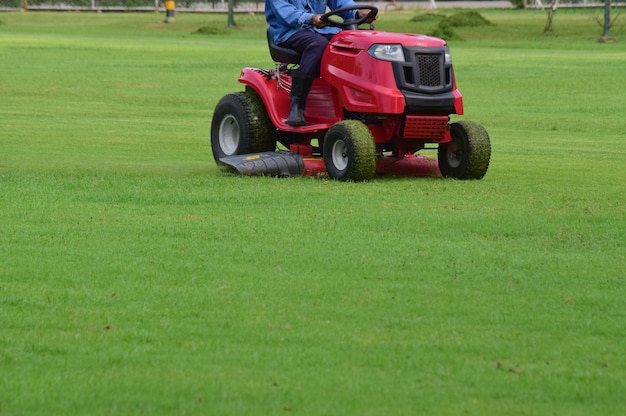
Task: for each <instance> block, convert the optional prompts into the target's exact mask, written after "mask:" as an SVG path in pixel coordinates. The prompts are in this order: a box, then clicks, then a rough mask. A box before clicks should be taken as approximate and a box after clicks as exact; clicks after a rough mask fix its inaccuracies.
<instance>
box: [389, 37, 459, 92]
mask: <svg viewBox="0 0 626 416" xmlns="http://www.w3.org/2000/svg"><path fill="white" fill-rule="evenodd" d="M444 54H445V48H443V47H437V48H417V47H413V48H412V47H406V51H405V56H406V57H407V58H408V59H407V62H396V63H394V74H395V77H396V84H397V85H398V88H399V89H400V90H406V91H412V92H417V93H422V94H439V93H442V92H447V91H452V66H451V65H450V64H448V65H446V63H445V60H444Z"/></svg>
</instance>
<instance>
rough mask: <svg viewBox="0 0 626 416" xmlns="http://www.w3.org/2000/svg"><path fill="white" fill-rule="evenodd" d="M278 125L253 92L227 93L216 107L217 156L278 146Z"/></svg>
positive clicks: (213, 146) (214, 138)
mask: <svg viewBox="0 0 626 416" xmlns="http://www.w3.org/2000/svg"><path fill="white" fill-rule="evenodd" d="M274 133H275V128H274V126H273V125H272V122H271V121H270V119H269V117H268V116H267V112H266V111H265V108H264V107H263V102H262V101H261V99H260V98H259V97H258V95H256V93H254V92H252V91H244V92H236V93H233V94H228V95H226V96H224V97H223V98H222V99H221V100H220V101H219V102H218V103H217V106H216V107H215V112H214V113H213V120H212V121H211V149H212V151H213V158H214V159H215V162H216V163H217V164H218V165H222V163H221V162H220V158H223V157H226V156H233V155H242V154H247V153H257V152H266V151H272V150H275V149H276V140H275V137H274V136H275V134H274Z"/></svg>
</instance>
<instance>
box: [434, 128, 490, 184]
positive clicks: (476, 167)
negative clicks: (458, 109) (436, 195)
mask: <svg viewBox="0 0 626 416" xmlns="http://www.w3.org/2000/svg"><path fill="white" fill-rule="evenodd" d="M450 135H451V136H452V141H450V142H447V143H441V144H439V152H438V155H437V156H438V157H437V159H438V161H439V171H440V172H441V175H442V176H443V177H444V178H455V179H482V178H483V177H484V176H485V174H486V173H487V168H488V167H489V162H490V161H491V141H490V139H489V134H487V130H485V128H484V127H483V126H481V125H480V124H478V123H475V122H473V121H467V120H463V121H458V122H456V123H452V124H450Z"/></svg>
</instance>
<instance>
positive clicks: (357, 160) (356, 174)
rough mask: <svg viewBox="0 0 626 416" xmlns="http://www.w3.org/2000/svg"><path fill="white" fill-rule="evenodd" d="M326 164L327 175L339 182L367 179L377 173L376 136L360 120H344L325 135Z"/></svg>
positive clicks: (324, 152) (324, 151)
mask: <svg viewBox="0 0 626 416" xmlns="http://www.w3.org/2000/svg"><path fill="white" fill-rule="evenodd" d="M323 155H324V164H325V166H326V171H327V172H328V175H329V176H330V177H331V178H333V179H337V180H340V181H347V180H352V181H364V180H368V179H371V178H372V177H373V176H374V173H375V172H376V147H375V146H374V137H373V136H372V133H371V132H370V130H369V129H368V128H367V126H366V125H365V124H363V123H361V122H360V121H356V120H344V121H340V122H339V123H337V124H335V125H334V126H332V127H331V128H330V129H329V130H328V132H327V133H326V135H325V136H324V145H323Z"/></svg>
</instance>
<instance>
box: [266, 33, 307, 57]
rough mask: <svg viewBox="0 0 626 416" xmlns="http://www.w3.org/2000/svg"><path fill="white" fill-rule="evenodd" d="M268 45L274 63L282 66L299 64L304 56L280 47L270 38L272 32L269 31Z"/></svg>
mask: <svg viewBox="0 0 626 416" xmlns="http://www.w3.org/2000/svg"><path fill="white" fill-rule="evenodd" d="M266 34H267V44H268V45H269V47H270V55H271V56H272V59H273V60H274V62H279V63H281V64H299V63H300V58H301V57H302V54H301V53H300V52H296V51H294V50H293V49H289V48H283V47H282V46H278V45H277V44H275V43H274V41H273V40H272V37H271V36H270V30H269V29H267V32H266Z"/></svg>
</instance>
